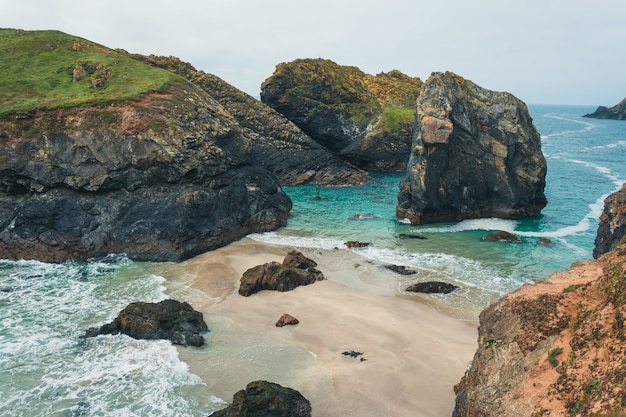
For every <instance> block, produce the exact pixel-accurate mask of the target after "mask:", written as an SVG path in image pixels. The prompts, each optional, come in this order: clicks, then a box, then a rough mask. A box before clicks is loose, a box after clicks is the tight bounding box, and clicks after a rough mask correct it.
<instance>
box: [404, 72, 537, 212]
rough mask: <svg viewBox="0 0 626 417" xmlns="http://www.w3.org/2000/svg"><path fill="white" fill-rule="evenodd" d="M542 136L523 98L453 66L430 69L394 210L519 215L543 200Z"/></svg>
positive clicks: (420, 100) (530, 210) (418, 107)
mask: <svg viewBox="0 0 626 417" xmlns="http://www.w3.org/2000/svg"><path fill="white" fill-rule="evenodd" d="M545 175H546V161H545V158H544V156H543V153H542V151H541V137H540V135H539V132H538V131H537V129H536V128H535V127H534V125H533V123H532V119H531V117H530V115H529V113H528V109H527V108H526V105H525V104H524V103H523V102H522V101H521V100H519V99H517V98H515V97H514V96H512V95H511V94H508V93H501V92H495V91H490V90H487V89H484V88H482V87H479V86H477V85H476V84H474V83H472V82H471V81H469V80H465V79H463V78H462V77H460V76H459V75H456V74H454V73H451V72H445V73H433V74H432V75H431V76H430V77H429V79H428V80H427V81H426V83H425V84H424V86H423V88H422V92H421V94H420V96H419V98H418V100H417V128H416V131H415V135H414V138H413V146H412V153H411V157H410V160H409V164H408V168H407V175H406V177H405V178H404V179H402V181H401V183H400V192H399V194H398V205H397V209H396V214H397V217H398V218H403V219H408V221H410V223H412V224H425V223H433V222H444V221H460V220H463V219H470V218H479V217H499V218H521V217H527V216H531V215H533V214H535V213H537V212H538V211H540V210H541V209H542V208H543V207H544V206H545V205H546V203H547V201H546V198H545V195H544V188H545Z"/></svg>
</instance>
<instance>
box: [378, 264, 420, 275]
mask: <svg viewBox="0 0 626 417" xmlns="http://www.w3.org/2000/svg"><path fill="white" fill-rule="evenodd" d="M385 268H387V269H389V270H390V271H393V272H395V273H396V274H399V275H415V274H417V271H415V270H414V269H408V268H407V267H406V266H404V265H385Z"/></svg>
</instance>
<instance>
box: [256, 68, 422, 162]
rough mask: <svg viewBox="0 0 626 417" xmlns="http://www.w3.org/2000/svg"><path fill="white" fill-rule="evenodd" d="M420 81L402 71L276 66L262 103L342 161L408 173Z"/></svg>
mask: <svg viewBox="0 0 626 417" xmlns="http://www.w3.org/2000/svg"><path fill="white" fill-rule="evenodd" d="M421 86H422V81H421V80H420V79H419V78H413V77H409V76H407V75H405V74H402V73H401V72H400V71H397V70H394V71H390V72H388V73H380V74H377V75H375V76H372V75H369V74H365V73H364V72H362V71H361V70H359V69H358V68H356V67H349V66H342V65H338V64H336V63H334V62H332V61H329V60H326V59H298V60H295V61H292V62H289V63H281V64H278V65H277V66H276V70H275V71H274V74H272V76H270V77H269V78H268V79H267V80H265V82H264V83H263V84H262V85H261V101H263V102H264V103H266V104H267V105H269V106H270V107H272V108H274V109H275V110H277V111H278V112H279V113H281V114H283V115H284V116H285V117H286V118H287V119H289V120H291V121H292V122H293V123H295V124H296V125H297V126H299V127H300V128H301V129H302V130H303V131H304V132H305V133H307V134H308V135H309V136H310V137H311V138H313V139H314V140H316V141H317V142H319V143H320V144H321V145H323V146H324V147H325V148H327V149H329V150H331V151H332V152H334V153H336V154H337V155H338V156H339V157H340V158H342V159H343V160H345V161H348V162H350V163H351V164H353V165H356V166H358V167H359V168H362V169H366V170H373V171H397V172H399V171H404V170H405V169H406V164H407V161H408V159H409V154H410V148H411V138H412V134H413V128H414V121H415V100H416V99H417V97H418V96H419V94H420V89H421Z"/></svg>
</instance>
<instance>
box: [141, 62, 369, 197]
mask: <svg viewBox="0 0 626 417" xmlns="http://www.w3.org/2000/svg"><path fill="white" fill-rule="evenodd" d="M131 56H132V57H133V58H135V59H137V60H140V61H142V62H145V63H147V64H150V65H153V66H156V67H159V68H163V69H166V70H169V71H172V72H175V73H176V74H179V75H181V76H183V77H185V78H186V79H188V80H189V81H191V82H193V83H194V84H195V85H197V86H199V87H200V88H202V89H203V90H204V91H205V92H207V93H208V94H210V95H211V97H213V98H214V99H215V100H217V101H218V102H219V103H220V104H221V105H222V106H223V107H224V108H225V109H226V110H227V111H228V112H229V113H230V114H231V115H232V116H233V117H234V118H235V120H236V121H237V123H238V124H239V126H240V127H241V129H242V130H243V131H244V133H245V136H246V140H247V147H246V152H247V157H248V158H249V159H250V160H251V162H252V163H253V164H255V165H259V166H263V167H265V168H267V169H268V170H269V171H271V172H272V173H273V174H274V175H276V177H277V178H278V181H279V182H280V183H281V184H283V185H299V184H313V183H319V184H322V185H346V184H359V183H363V182H365V181H366V180H367V174H366V172H365V171H362V170H360V169H358V168H356V167H355V166H353V165H351V164H349V163H347V162H345V161H342V160H341V159H339V158H338V157H337V156H336V155H334V154H333V153H332V152H330V151H329V150H327V149H326V148H324V147H323V146H321V145H320V144H319V143H317V142H315V141H314V140H313V139H311V138H310V137H309V136H308V135H306V134H305V133H304V132H303V131H302V130H300V128H298V127H297V126H296V125H294V124H293V123H292V122H290V121H289V120H287V119H286V118H285V117H284V116H282V115H281V114H279V113H278V112H276V111H275V110H274V109H272V108H270V107H269V106H267V105H265V104H263V103H262V102H260V101H258V100H256V99H255V98H253V97H251V96H250V95H248V94H246V93H244V92H243V91H241V90H238V89H237V88H235V87H233V86H232V85H230V84H228V83H226V82H225V81H224V80H222V79H221V78H219V77H216V76H215V75H212V74H207V73H205V72H204V71H197V70H196V69H195V68H194V67H193V66H192V65H191V64H189V63H185V62H182V61H180V60H179V59H178V58H175V57H159V56H154V55H150V56H142V55H131Z"/></svg>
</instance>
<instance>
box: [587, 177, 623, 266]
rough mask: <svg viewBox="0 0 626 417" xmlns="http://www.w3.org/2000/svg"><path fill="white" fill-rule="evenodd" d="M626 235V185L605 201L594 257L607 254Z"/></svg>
mask: <svg viewBox="0 0 626 417" xmlns="http://www.w3.org/2000/svg"><path fill="white" fill-rule="evenodd" d="M625 235H626V184H624V185H623V186H622V188H621V189H620V190H619V191H617V192H615V193H613V194H611V195H610V196H608V197H607V198H606V199H605V200H604V210H603V211H602V215H601V216H600V224H599V226H598V233H597V235H596V240H595V247H594V248H593V257H594V258H596V259H597V258H598V257H599V256H600V255H602V254H604V253H607V252H609V251H611V250H613V248H615V247H616V246H617V244H618V243H619V242H620V241H622V240H623V239H624V236H625Z"/></svg>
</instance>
